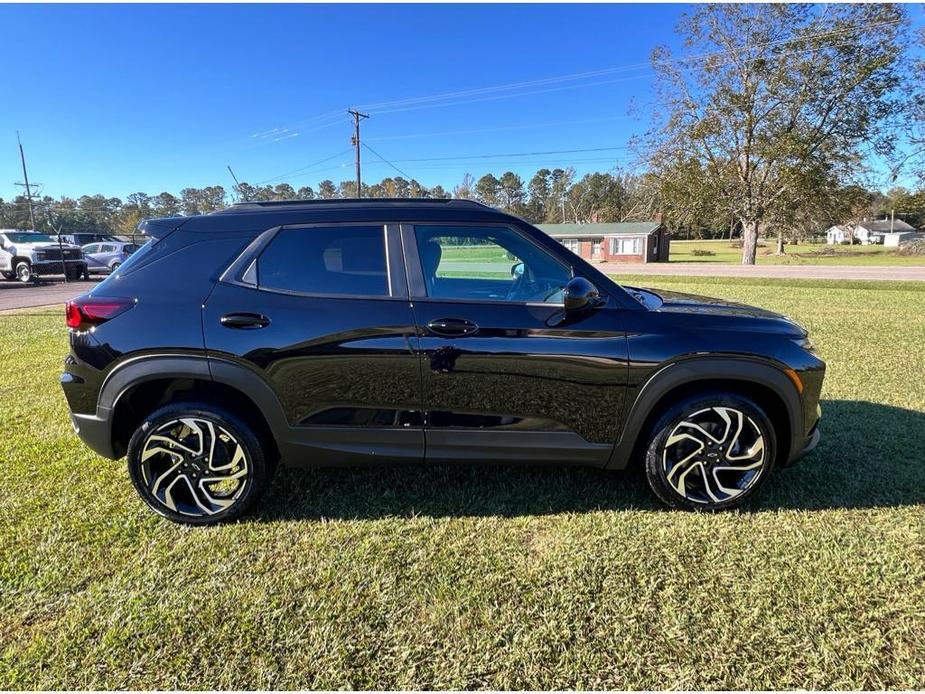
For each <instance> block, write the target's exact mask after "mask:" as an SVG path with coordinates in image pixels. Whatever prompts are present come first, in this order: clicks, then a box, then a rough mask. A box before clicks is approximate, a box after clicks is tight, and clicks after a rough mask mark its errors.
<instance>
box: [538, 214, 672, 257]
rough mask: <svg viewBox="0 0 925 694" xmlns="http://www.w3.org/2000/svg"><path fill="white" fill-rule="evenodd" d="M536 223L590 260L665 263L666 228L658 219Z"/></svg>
mask: <svg viewBox="0 0 925 694" xmlns="http://www.w3.org/2000/svg"><path fill="white" fill-rule="evenodd" d="M537 226H539V228H540V229H542V230H543V231H545V232H546V233H547V234H549V235H550V236H552V237H553V238H554V239H555V240H556V241H558V242H559V243H561V244H562V245H563V246H565V247H566V248H568V249H569V250H570V251H572V252H573V253H575V254H577V255H580V256H581V257H582V258H584V259H585V260H588V261H591V262H597V263H603V262H608V263H667V262H668V250H669V243H670V241H669V238H668V231H667V230H666V229H665V227H664V226H662V225H661V224H660V223H659V222H605V223H600V224H539V225H537Z"/></svg>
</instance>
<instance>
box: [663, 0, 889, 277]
mask: <svg viewBox="0 0 925 694" xmlns="http://www.w3.org/2000/svg"><path fill="white" fill-rule="evenodd" d="M904 25H905V14H904V10H903V9H902V8H901V7H899V6H896V5H886V4H876V5H875V4H867V5H826V6H823V7H821V8H820V7H813V6H805V5H791V4H780V5H770V4H767V5H766V4H760V5H759V4H754V5H752V4H734V5H733V4H729V5H725V4H724V5H701V6H699V7H698V8H697V9H696V10H694V12H693V13H692V14H691V15H689V16H685V18H684V19H682V21H681V23H680V25H679V27H678V31H679V33H680V34H681V35H682V36H683V37H684V39H685V43H686V47H687V48H688V49H689V50H690V51H691V52H692V53H695V54H697V55H698V56H699V57H698V58H697V59H692V60H687V61H685V60H671V58H670V54H669V52H668V51H667V49H658V50H657V51H656V52H655V53H654V54H653V58H652V64H653V68H654V69H655V71H656V76H657V87H658V96H659V101H660V108H659V109H658V113H660V114H664V115H663V116H661V117H660V119H659V120H658V121H657V123H656V127H655V128H654V129H653V130H652V131H650V133H649V134H648V137H647V139H646V142H645V144H646V146H647V151H648V157H647V158H648V162H649V165H650V167H651V169H652V170H653V171H654V172H656V174H663V173H664V171H665V169H668V170H671V169H675V170H682V171H687V172H688V173H689V172H691V171H695V170H699V171H701V172H702V175H703V176H704V177H705V178H706V179H707V180H706V182H705V184H704V186H703V192H705V193H709V194H710V195H713V196H715V204H716V205H717V206H718V208H719V211H720V212H721V213H722V214H725V215H728V216H732V217H734V218H736V219H737V220H738V221H739V223H740V225H741V227H742V230H743V251H742V262H743V263H746V264H753V263H754V262H755V255H756V248H757V241H758V235H759V232H761V231H762V230H763V229H764V228H765V227H769V226H771V225H773V224H774V223H775V222H777V221H779V220H781V219H785V218H786V217H787V215H788V211H789V210H792V209H793V207H794V205H795V204H798V201H799V200H800V198H801V197H805V195H806V191H805V190H801V189H800V185H801V183H804V182H806V181H807V180H811V179H813V178H814V177H815V178H816V179H817V180H818V176H817V175H816V174H814V173H813V172H817V173H818V172H821V171H824V172H826V176H825V180H828V181H835V182H842V181H847V180H849V179H850V177H851V176H852V175H853V173H854V172H855V171H856V170H857V168H858V165H859V154H860V152H861V151H862V148H863V147H864V146H865V145H867V144H868V143H869V144H870V146H872V147H874V148H876V149H877V150H878V151H888V149H889V147H890V145H891V131H889V130H888V129H886V128H885V127H884V126H885V124H886V119H887V118H888V117H889V116H890V114H891V113H894V112H895V111H896V110H897V107H896V106H897V105H896V100H897V98H898V96H897V93H896V91H895V88H896V87H897V85H898V83H899V79H900V71H899V69H898V65H897V61H898V58H897V56H899V55H900V54H901V47H900V45H899V41H898V39H899V36H900V33H901V31H902V28H903V26H904ZM657 118H658V116H657ZM689 180H690V179H689V178H688V181H689Z"/></svg>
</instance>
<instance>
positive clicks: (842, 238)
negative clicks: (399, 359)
mask: <svg viewBox="0 0 925 694" xmlns="http://www.w3.org/2000/svg"><path fill="white" fill-rule="evenodd" d="M851 239H852V236H851V226H850V225H846V226H841V225H839V224H836V225H835V226H833V227H829V228H828V229H826V232H825V242H826V243H827V244H829V245H830V246H832V245H838V244H839V243H845V242H848V243H850V242H851Z"/></svg>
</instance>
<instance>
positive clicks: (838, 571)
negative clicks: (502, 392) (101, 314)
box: [0, 277, 925, 689]
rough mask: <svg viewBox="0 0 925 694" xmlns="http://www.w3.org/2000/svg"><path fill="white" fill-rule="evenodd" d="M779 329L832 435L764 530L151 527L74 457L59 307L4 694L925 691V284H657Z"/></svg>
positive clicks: (475, 513) (383, 516) (2, 661)
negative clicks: (8, 693) (742, 304)
mask: <svg viewBox="0 0 925 694" xmlns="http://www.w3.org/2000/svg"><path fill="white" fill-rule="evenodd" d="M633 280H634V281H636V282H638V283H640V284H644V285H650V286H651V285H655V286H664V287H667V288H671V289H676V290H683V291H692V292H698V293H704V294H710V295H714V296H723V297H729V298H732V299H737V300H741V301H746V302H750V303H756V304H760V305H762V306H766V307H768V308H771V309H775V310H779V311H783V312H785V313H787V314H788V315H790V316H792V317H794V318H795V319H797V320H799V321H800V322H802V323H803V324H805V325H806V326H807V327H808V328H809V329H810V330H811V333H812V336H813V339H814V341H815V342H816V345H817V348H818V349H819V351H820V353H821V355H822V356H823V358H825V359H826V360H827V361H828V365H829V370H828V376H827V380H826V385H825V389H824V393H823V397H824V401H823V408H824V418H823V426H822V430H823V438H822V442H821V444H820V446H819V449H818V450H817V451H816V452H815V453H814V454H813V455H812V456H810V457H809V458H808V459H806V460H804V461H802V462H801V463H800V464H799V465H797V466H795V467H792V468H789V469H787V470H783V471H779V472H778V473H777V474H775V475H774V476H773V477H772V478H771V479H770V480H769V484H768V485H767V486H766V487H765V489H764V490H763V493H762V495H761V498H760V500H759V501H758V502H757V503H756V505H755V506H753V507H752V508H750V509H748V510H747V511H743V512H738V513H723V514H718V515H707V514H694V513H678V512H668V511H664V510H662V509H661V508H660V507H658V506H657V505H656V504H655V503H654V502H653V501H652V499H651V497H650V496H649V494H648V492H647V490H646V488H645V486H644V483H643V482H642V481H641V480H640V479H639V478H638V477H636V476H633V475H615V474H611V473H605V472H601V471H593V470H562V469H529V468H497V469H489V468H474V467H459V468H431V469H419V468H403V469H391V470H385V469H378V470H348V471H330V472H329V471H325V472H304V471H303V472H299V471H282V472H281V473H280V474H279V475H278V476H277V478H276V480H275V481H274V483H273V485H272V486H271V488H270V490H269V493H268V495H267V497H266V498H265V501H264V503H263V505H262V506H261V507H260V508H259V509H258V510H257V511H256V512H255V513H254V514H252V515H250V516H248V517H247V518H246V519H245V520H243V521H242V522H240V523H237V524H234V525H229V526H223V527H218V528H205V529H190V528H184V527H180V526H176V525H173V524H170V523H168V522H166V521H164V520H161V519H159V518H157V517H156V516H154V515H152V514H151V513H150V512H148V511H147V510H146V509H145V508H144V507H143V505H142V504H141V502H140V501H139V500H138V499H136V497H135V494H134V492H133V491H132V488H131V485H130V483H129V480H128V476H127V473H126V471H125V467H124V463H122V462H119V463H114V462H110V461H106V460H103V459H101V458H99V457H97V456H95V455H94V454H92V453H91V452H90V451H89V450H88V449H87V448H85V447H84V446H83V445H82V444H81V443H80V442H79V441H78V439H77V438H76V436H75V435H74V434H73V433H72V431H71V428H70V425H69V423H68V420H67V411H66V407H65V404H64V400H63V397H62V395H61V392H60V388H59V386H58V383H57V377H58V373H59V371H60V368H61V361H62V359H63V357H64V355H65V353H66V337H65V330H64V325H63V323H64V321H63V317H62V316H61V315H60V313H61V312H60V310H55V311H53V312H52V313H51V315H49V316H45V317H42V316H37V317H33V316H31V315H30V316H23V315H2V316H0V353H2V355H3V359H2V360H0V369H2V382H3V383H4V384H5V385H6V388H5V390H4V398H3V402H2V405H0V425H2V426H0V431H2V435H0V462H2V465H3V476H2V478H0V689H5V688H55V689H58V688H86V687H89V688H106V689H108V688H151V687H157V688H168V689H169V688H341V687H356V688H369V689H376V688H390V689H400V688H419V687H427V688H466V687H471V688H482V687H490V688H531V689H546V688H553V689H558V688H601V687H605V688H616V689H621V688H639V689H647V688H655V689H659V688H678V689H701V688H703V689H710V688H720V689H725V688H735V689H737V688H811V689H815V688H830V687H831V688H852V689H854V688H870V689H877V688H922V687H925V638H923V635H925V453H923V451H925V377H923V376H925V311H923V306H925V286H923V285H922V284H916V283H908V284H906V283H863V282H855V283H844V282H841V283H839V282H829V283H826V282H814V281H787V282H782V281H775V280H761V279H752V280H747V281H743V280H733V279H697V280H689V279H680V278H670V277H658V278H656V277H648V278H644V279H641V278H633Z"/></svg>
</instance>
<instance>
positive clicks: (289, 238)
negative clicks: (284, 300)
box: [257, 226, 389, 296]
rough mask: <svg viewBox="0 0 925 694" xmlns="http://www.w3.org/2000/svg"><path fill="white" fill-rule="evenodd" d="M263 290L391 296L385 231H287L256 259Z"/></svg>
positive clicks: (350, 228) (341, 228) (360, 228)
mask: <svg viewBox="0 0 925 694" xmlns="http://www.w3.org/2000/svg"><path fill="white" fill-rule="evenodd" d="M257 284H258V286H259V287H260V288H261V289H273V290H278V291H286V292H294V293H298V294H329V295H343V296H389V274H388V262H387V258H386V242H385V227H384V226H332V227H309V228H301V229H282V230H281V231H280V232H279V233H277V234H276V236H274V237H273V239H272V240H271V241H270V243H269V245H268V246H267V247H266V249H264V251H263V252H262V253H261V254H260V257H259V258H258V259H257Z"/></svg>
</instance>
